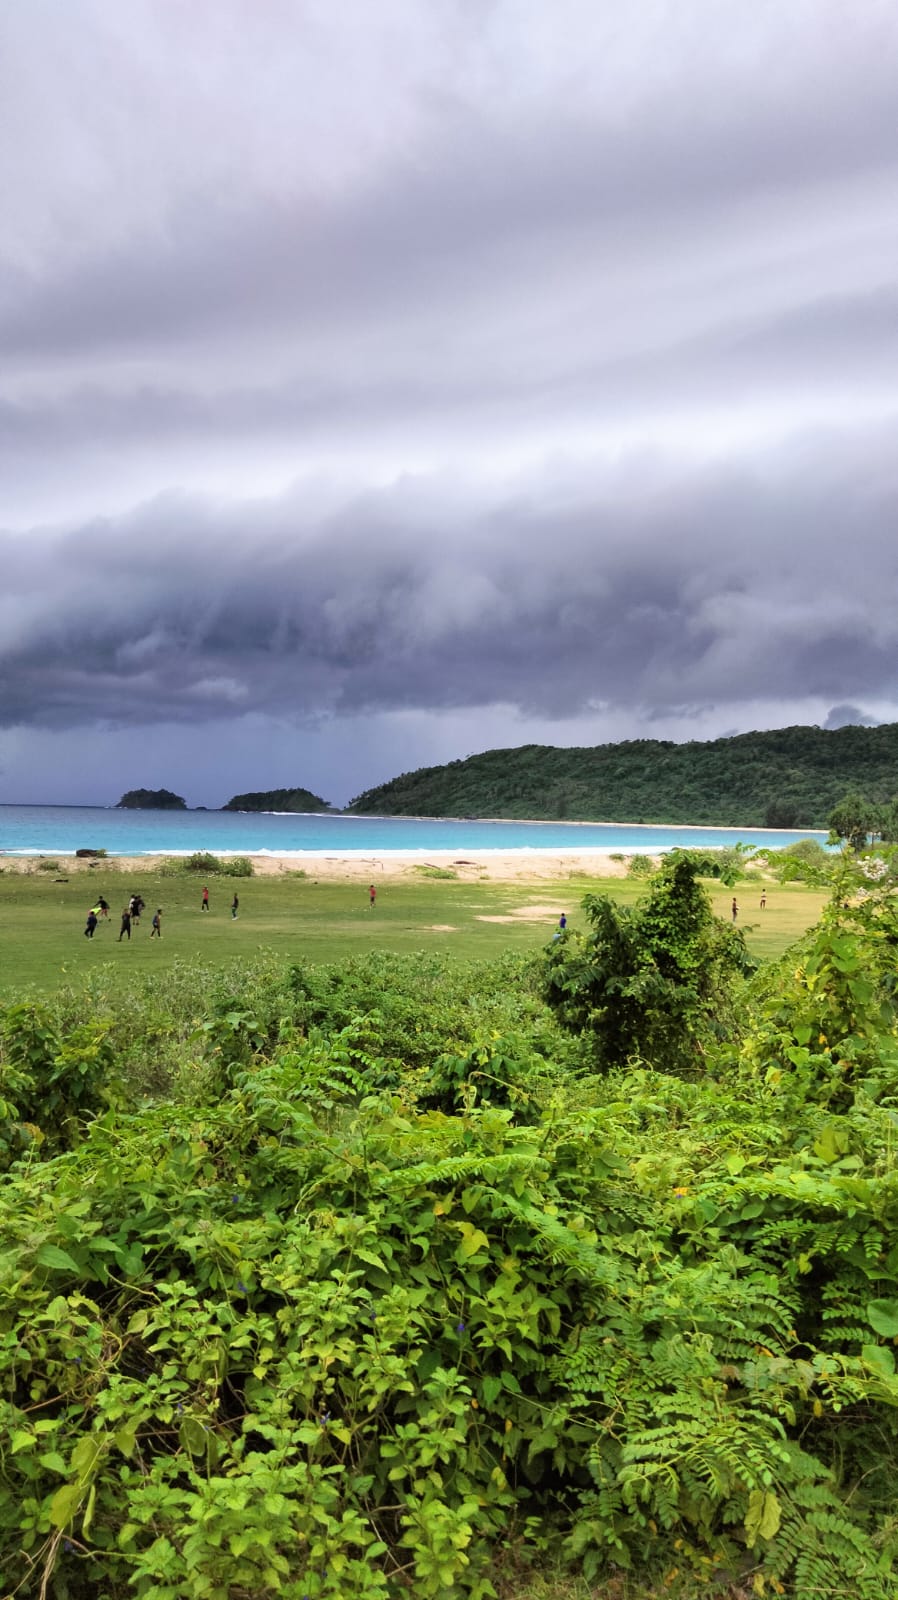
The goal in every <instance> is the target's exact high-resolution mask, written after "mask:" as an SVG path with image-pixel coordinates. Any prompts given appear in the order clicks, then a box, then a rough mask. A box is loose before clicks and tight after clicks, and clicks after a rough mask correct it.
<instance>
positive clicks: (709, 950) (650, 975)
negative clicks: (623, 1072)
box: [545, 851, 753, 1072]
mask: <svg viewBox="0 0 898 1600" xmlns="http://www.w3.org/2000/svg"><path fill="white" fill-rule="evenodd" d="M701 866H702V863H701V861H700V860H699V859H697V858H696V857H694V856H691V855H689V854H688V853H686V852H681V851H674V852H672V853H671V854H670V855H669V856H668V857H667V859H666V860H665V862H664V864H663V866H662V867H661V869H660V871H659V872H657V873H656V874H655V876H654V878H653V880H652V883H651V886H650V888H649V891H648V894H647V895H646V896H645V897H644V898H643V899H642V900H640V901H638V902H637V903H636V905H635V906H632V907H629V906H620V905H618V904H616V903H615V901H613V900H611V899H610V898H609V897H608V896H606V895H593V894H590V895H587V896H586V897H585V899H584V901H583V906H584V909H585V911H586V915H587V919H588V922H589V924H590V926H589V928H588V930H587V931H586V932H585V933H583V934H570V933H568V934H565V935H564V936H563V937H562V938H560V939H557V940H556V941H555V942H554V943H553V944H552V946H550V950H549V955H548V960H547V970H546V982H545V994H546V999H547V1000H548V1002H549V1004H550V1005H551V1006H552V1007H553V1008H554V1009H555V1011H556V1012H557V1014H558V1016H559V1018H560V1020H561V1021H562V1023H563V1024H564V1025H565V1026H566V1027H567V1028H570V1029H572V1030H573V1031H575V1032H578V1033H586V1034H589V1035H590V1037H591V1039H592V1041H593V1048H594V1052H595V1060H596V1064H597V1065H598V1066H599V1067H600V1068H602V1069H603V1070H607V1069H608V1068H610V1067H615V1066H622V1065H623V1064H624V1063H625V1062H627V1061H630V1060H639V1061H644V1062H648V1063H650V1064H651V1065H652V1066H655V1067H659V1068H661V1069H662V1070H663V1071H668V1072H683V1071H689V1070H694V1069H696V1068H697V1067H699V1066H701V1065H702V1062H703V1056H704V1050H705V1047H706V1045H707V1044H708V1043H709V1042H710V1041H712V1040H714V1039H719V1038H720V1037H721V1036H722V1034H723V1032H724V1031H725V1030H726V1028H727V1027H728V1026H729V1024H730V1021H731V1016H732V995H733V990H734V985H735V984H736V983H737V982H738V981H739V980H741V979H742V978H744V977H745V976H747V975H748V974H749V973H750V972H751V971H752V970H753V963H752V961H751V959H750V957H749V955H748V951H747V949H746V946H745V941H744V939H743V937H742V935H741V933H740V932H739V931H738V930H737V929H736V928H734V927H732V926H730V925H729V924H726V923H724V922H722V921H721V920H720V918H719V917H716V916H715V915H714V913H713V911H712V909H711V902H710V900H709V898H708V895H707V893H706V891H705V889H704V888H703V887H702V885H701V883H700V882H699V872H700V870H701Z"/></svg>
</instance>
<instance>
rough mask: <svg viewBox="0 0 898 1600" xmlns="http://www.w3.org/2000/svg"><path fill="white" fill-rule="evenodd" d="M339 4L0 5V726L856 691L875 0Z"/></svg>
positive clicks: (888, 151) (885, 597)
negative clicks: (729, 4) (0, 10)
mask: <svg viewBox="0 0 898 1600" xmlns="http://www.w3.org/2000/svg"><path fill="white" fill-rule="evenodd" d="M376 10H377V15H376V20H375V21H373V22H372V20H371V13H370V8H368V7H367V6H363V5H362V4H361V3H360V0H346V5H345V6H341V7H338V8H333V7H330V6H328V5H327V4H325V3H323V0H290V3H286V0H270V4H266V6H265V7H250V6H248V5H244V4H242V3H239V0H222V4H221V5H220V6H216V7H215V8H207V7H204V6H202V5H198V6H195V7H172V8H163V10H162V11H160V9H159V8H158V7H157V5H156V4H155V3H154V0H131V3H130V4H129V6H128V7H126V8H111V7H109V6H108V5H107V4H106V0H84V3H83V6H79V8H78V9H77V14H76V13H75V12H74V11H70V10H69V9H67V8H63V7H54V4H52V3H50V4H47V5H42V6H35V7H31V8H7V11H6V13H4V17H3V20H2V22H0V29H2V30H3V38H2V39H0V46H2V48H0V106H2V107H3V112H2V113H0V116H2V117H3V123H4V127H3V131H4V133H5V138H4V139H3V140H2V141H0V197H2V210H3V220H4V225H3V229H2V230H0V528H6V529H7V530H8V532H7V534H6V535H0V560H2V569H0V570H2V574H3V580H4V581H3V585H2V586H0V726H2V727H5V728H13V727H15V728H17V729H28V728H34V727H37V728H40V729H53V730H67V729H72V728H89V727H90V726H91V725H97V726H103V727H109V726H113V727H120V728H124V727H125V726H126V725H134V726H137V727H141V728H146V727H147V726H149V725H151V724H157V723H158V724H160V725H163V724H165V725H169V726H170V725H172V724H180V725H181V726H182V727H183V728H188V729H196V730H197V738H198V739H199V738H200V737H201V734H200V730H201V729H202V728H204V727H206V726H208V725H211V723H212V722H213V721H216V722H217V725H218V726H219V727H220V726H221V724H222V720H223V719H224V720H227V719H230V718H233V719H236V720H239V719H244V720H245V719H246V718H247V717H251V716H253V715H255V714H258V715H259V716H260V717H262V718H270V719H282V720H283V721H290V722H292V723H294V724H296V723H304V724H305V725H306V726H312V725H314V724H321V723H322V720H325V721H326V720H327V719H332V720H333V722H334V723H335V724H336V723H340V722H342V723H343V724H344V725H345V726H346V727H353V728H356V729H357V728H358V726H359V720H360V718H365V717H368V718H372V719H377V718H384V719H386V720H387V722H388V721H389V719H390V718H393V721H394V723H395V722H396V721H397V720H398V719H401V717H402V716H403V715H405V714H406V713H408V716H409V719H413V718H414V716H416V715H418V714H420V715H422V716H426V715H428V714H430V713H433V714H434V716H436V714H440V715H441V716H442V717H443V718H444V719H445V721H446V723H447V724H448V722H449V721H451V718H452V714H453V713H456V712H458V713H468V712H470V713H471V716H472V719H473V721H476V718H475V717H474V714H475V713H481V714H482V715H481V723H480V724H479V725H482V726H484V727H486V726H487V717H486V709H485V708H490V707H491V708H494V710H495V708H507V710H508V714H509V716H510V717H511V718H518V719H519V723H520V729H521V735H520V736H521V739H522V740H526V738H527V737H528V732H527V730H528V727H533V728H537V727H538V728H539V736H540V737H542V738H544V737H546V729H547V728H548V729H549V731H551V728H552V726H553V725H556V724H557V725H561V724H564V727H565V729H566V732H567V737H568V738H575V737H577V736H578V735H577V726H578V723H582V726H583V727H584V728H585V727H587V726H588V727H589V729H590V735H589V739H588V740H587V741H586V742H590V741H591V740H592V739H594V738H595V737H597V736H598V733H597V728H598V726H599V725H601V726H606V727H608V728H609V729H611V730H612V732H611V734H610V736H612V737H622V736H624V734H626V733H627V732H630V731H633V732H638V731H640V729H644V728H645V727H649V728H650V729H651V730H653V731H656V732H660V731H664V729H665V727H666V726H667V725H668V724H672V723H676V725H677V726H678V727H679V728H682V726H684V725H689V724H690V723H694V724H695V725H696V727H699V728H702V729H706V728H707V727H708V726H709V719H710V718H711V717H712V715H713V717H716V719H717V730H716V731H719V729H720V728H721V727H727V728H736V727H739V726H744V725H745V723H746V719H752V720H754V719H755V718H756V717H757V716H758V715H761V716H762V717H763V718H765V719H766V721H767V725H770V723H771V722H774V723H775V722H776V721H777V720H778V711H777V708H778V707H788V708H789V710H788V715H789V718H790V719H791V720H798V715H797V713H796V707H812V708H813V712H814V714H816V715H822V716H825V715H826V710H827V708H829V707H832V708H833V709H832V712H831V713H830V714H831V716H838V715H841V714H842V713H843V711H845V712H846V714H848V713H850V714H852V715H853V714H854V712H855V711H857V714H858V716H859V717H863V716H868V715H870V709H869V708H870V706H871V705H873V706H875V708H876V711H877V714H880V713H882V712H885V713H886V714H888V708H889V706H890V705H893V704H894V705H895V706H896V707H898V684H896V681H895V680H896V675H898V667H896V663H898V649H896V646H898V627H896V625H895V624H894V623H893V620H892V616H891V611H890V605H889V601H890V599H891V594H892V591H893V588H894V578H895V567H896V561H898V558H896V556H895V555H894V554H893V546H894V532H893V530H894V526H895V509H896V493H898V490H896V476H898V475H896V473H895V471H894V469H893V467H892V465H891V463H892V461H893V460H894V457H895V450H894V436H895V431H896V419H898V361H896V357H898V349H896V342H898V333H896V329H898V315H896V313H898V292H896V289H895V284H896V282H898V204H896V201H898V121H896V118H895V115H894V82H895V69H896V65H898V17H896V14H895V12H894V9H893V7H892V6H891V4H887V3H886V0H870V4H869V5H866V6H865V7H863V8H860V10H858V9H857V8H856V9H855V10H854V11H852V12H851V13H850V14H849V13H848V12H847V11H846V10H845V8H844V7H842V6H839V5H837V4H836V3H835V0H796V4H795V5H794V6H792V7H787V8H783V7H782V6H780V5H778V4H774V3H773V0H757V4H756V5H753V6H752V7H751V8H750V9H747V10H744V11H742V12H737V11H735V10H733V8H730V13H729V14H726V15H725V14H724V12H722V11H721V9H720V7H719V6H718V5H717V4H716V0H678V3H677V4H673V3H667V0H645V5H644V6H640V7H636V8H631V9H630V10H629V11H627V10H626V8H625V9H624V10H623V11H622V10H621V8H620V7H618V6H617V5H612V3H611V0H558V3H557V5H555V6H552V7H551V8H548V7H545V6H544V5H543V4H541V3H537V0H514V3H506V0H494V3H491V4H489V5H476V6H475V5H470V4H467V3H461V0H433V3H432V4H430V5H428V6H427V7H421V6H419V5H417V4H416V3H415V0H382V3H380V4H379V5H378V7H377V8H376ZM213 15H214V18H215V26H214V27H210V17H212V16H213ZM160 18H164V20H163V21H161V20H160ZM855 702H857V704H856V706H855V704H854V703H855ZM758 708H761V710H760V712H759V711H758ZM603 718H604V719H605V721H604V723H603V722H602V719H603ZM810 719H811V718H809V720H810ZM385 725H386V724H385ZM489 726H490V728H493V727H494V726H497V724H495V723H493V722H490V723H489ZM459 736H461V735H459ZM60 737H62V735H61V733H60ZM464 737H465V738H466V739H467V737H468V734H467V732H466V731H465V733H464ZM474 742H475V738H474V736H472V737H471V745H473V744H474ZM469 748H470V745H469ZM23 759H24V758H23ZM385 759H386V758H385ZM406 764H408V761H407V759H406ZM383 775H387V773H384V774H383ZM368 776H369V773H368V772H367V771H366V772H364V773H361V772H360V774H359V786H361V784H362V782H364V781H367V779H368ZM263 779H264V774H260V781H261V780H263Z"/></svg>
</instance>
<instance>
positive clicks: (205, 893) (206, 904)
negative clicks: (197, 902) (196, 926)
mask: <svg viewBox="0 0 898 1600" xmlns="http://www.w3.org/2000/svg"><path fill="white" fill-rule="evenodd" d="M208 909H209V891H208V889H206V888H204V889H203V903H202V905H201V907H200V910H201V911H208Z"/></svg>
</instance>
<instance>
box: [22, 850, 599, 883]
mask: <svg viewBox="0 0 898 1600" xmlns="http://www.w3.org/2000/svg"><path fill="white" fill-rule="evenodd" d="M40 859H41V858H40V857H39V856H3V857H2V858H0V861H2V866H3V870H4V872H10V871H12V872H24V873H32V872H38V871H39V862H40ZM52 859H53V860H54V861H58V862H59V872H58V874H56V873H54V874H53V876H54V877H56V876H58V877H60V878H71V877H75V876H76V875H82V874H83V875H84V876H85V877H88V876H89V877H91V878H94V879H96V880H97V882H98V883H99V881H100V879H101V878H104V877H112V876H113V875H116V876H119V875H121V874H122V873H138V872H151V871H152V870H153V869H154V867H158V865H159V863H160V861H162V860H164V859H166V858H165V857H163V856H161V855H159V856H104V857H102V858H101V859H100V860H99V861H97V862H96V864H95V865H89V863H88V861H86V860H85V859H83V858H76V857H75V856H57V855H54V856H53V857H52ZM251 859H252V862H253V866H254V867H255V870H256V873H257V874H258V875H259V876H261V877H283V876H289V874H290V873H295V872H302V873H304V875H305V876H306V877H307V878H312V879H317V880H318V882H322V881H336V882H344V883H390V882H393V883H395V882H397V881H400V880H402V879H419V880H423V879H424V878H426V869H427V867H438V868H440V869H448V870H449V871H451V872H452V873H453V874H454V875H455V877H456V878H458V879H459V880H460V881H462V882H471V883H477V882H480V881H483V880H486V881H489V882H492V883H541V882H548V881H550V880H555V881H564V880H567V879H569V878H570V877H571V876H576V877H588V878H620V877H623V876H624V874H625V873H626V870H627V868H626V862H625V861H612V860H611V857H610V855H609V854H608V853H607V852H603V851H600V850H591V851H569V852H568V851H565V852H561V851H555V850H509V851H492V850H471V851H468V852H466V853H465V855H464V856H457V855H455V854H453V852H452V851H448V850H444V851H440V850H437V851H432V852H430V853H428V854H427V856H426V857H425V856H423V855H422V853H421V852H420V851H403V850H390V851H383V852H382V853H381V854H380V855H372V856H360V855H358V854H357V853H355V854H350V855H331V854H329V855H324V854H318V853H316V852H313V851H302V852H301V853H298V854H295V855H286V856H274V855H268V854H267V853H266V854H262V855H254V856H252V858H251ZM422 869H423V870H422ZM41 876H43V873H41ZM48 876H49V874H48Z"/></svg>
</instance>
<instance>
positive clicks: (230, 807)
mask: <svg viewBox="0 0 898 1600" xmlns="http://www.w3.org/2000/svg"><path fill="white" fill-rule="evenodd" d="M221 809H222V811H330V804H329V802H328V801H327V800H322V799H321V797H320V795H317V794H312V792H311V790H310V789H263V790H260V791H258V792H256V793H250V794H235V795H234V796H233V797H232V798H231V799H230V800H229V801H228V803H227V805H226V806H222V808H221Z"/></svg>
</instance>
